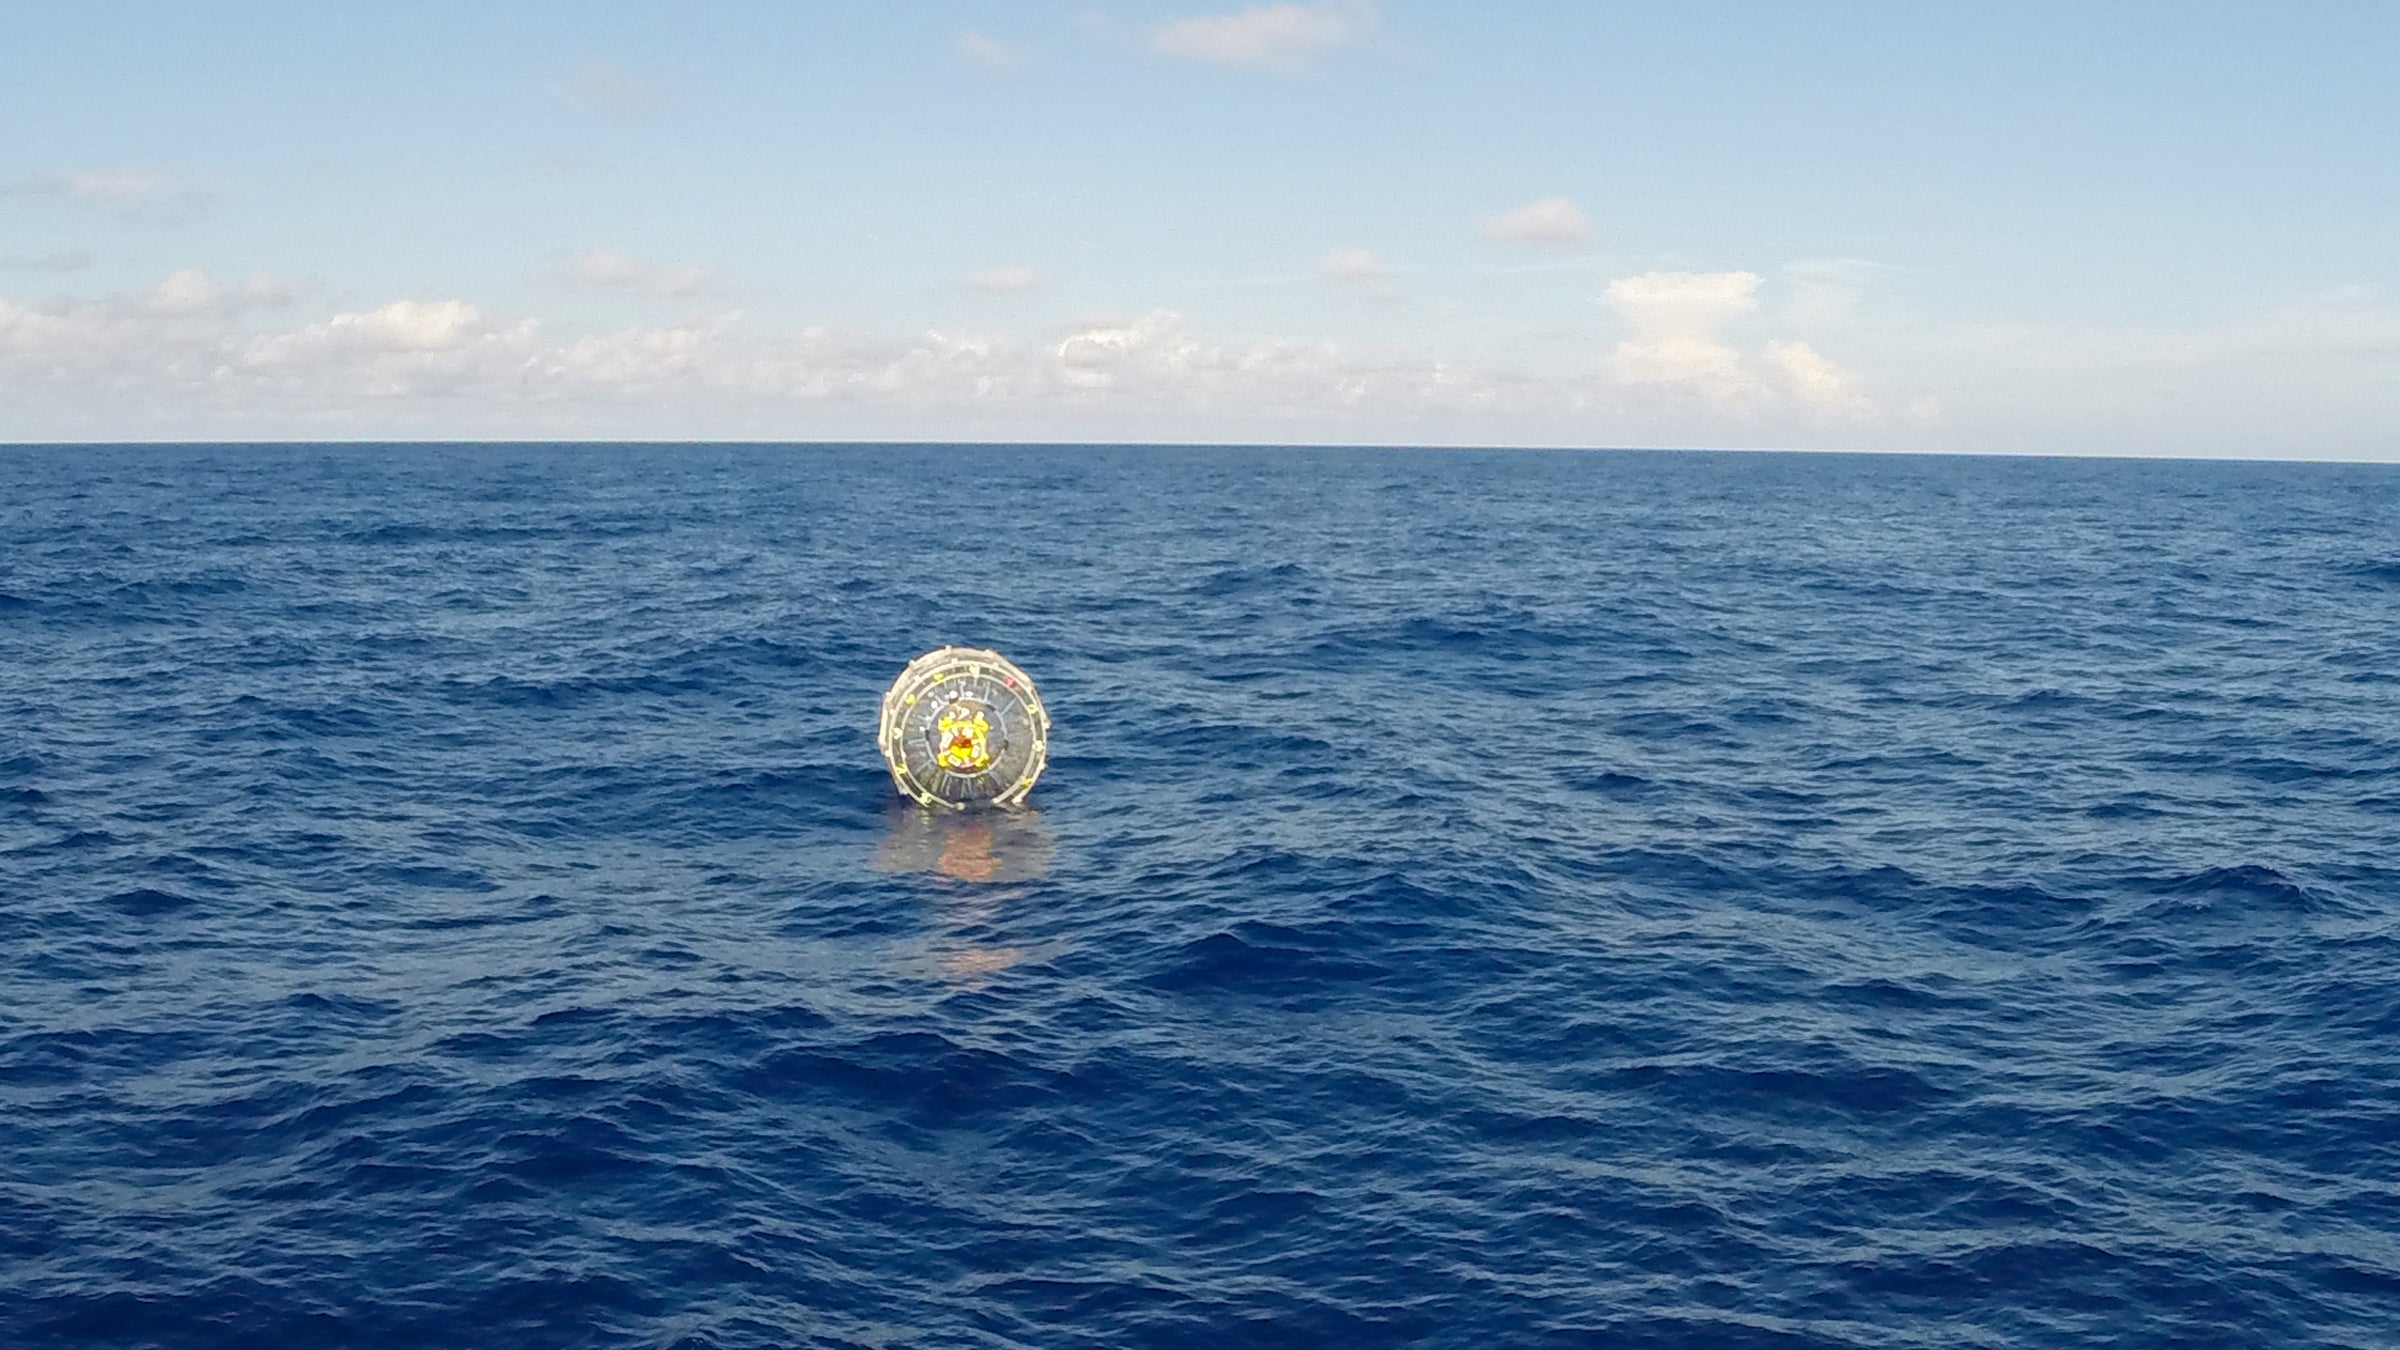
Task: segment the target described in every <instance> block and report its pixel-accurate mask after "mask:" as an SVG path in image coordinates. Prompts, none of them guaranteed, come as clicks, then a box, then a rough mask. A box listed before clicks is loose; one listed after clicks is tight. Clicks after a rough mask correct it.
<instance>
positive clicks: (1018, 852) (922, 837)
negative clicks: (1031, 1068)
mask: <svg viewBox="0 0 2400 1350" xmlns="http://www.w3.org/2000/svg"><path fill="white" fill-rule="evenodd" d="M875 866H876V869H877V870H878V871H884V872H930V873H932V874H934V875H936V876H941V877H946V878H948V879H950V880H952V881H962V882H966V883H968V884H967V885H965V886H959V887H947V888H945V896H944V899H943V901H942V902H941V904H940V907H939V909H938V910H937V912H936V914H935V916H934V930H933V934H932V939H933V945H934V950H935V951H936V952H937V953H940V954H941V964H942V971H943V973H944V974H946V975H948V976H950V977H951V978H952V979H955V980H959V981H962V982H964V983H968V984H980V983H982V978H983V977H984V976H986V975H990V974H994V973H996V972H998V971H1003V970H1006V969H1008V968H1009V967H1010V966H1013V965H1015V964H1016V963H1017V962H1018V961H1019V960H1021V959H1022V958H1023V956H1024V953H1023V952H1022V951H1021V950H1019V949H1018V948H1015V947H1001V946H989V945H983V944H979V943H977V942H976V941H975V939H974V936H973V934H974V933H975V931H976V930H978V929H982V928H985V927H987V926H988V925H989V924H990V923H991V922H992V921H993V920H994V919H995V918H996V917H997V916H998V915H999V914H1000V912H1001V910H1002V908H1003V907H1004V906H1005V905H1006V904H1007V902H1008V901H1010V900H1012V899H1014V898H1015V897H1016V896H1017V894H1018V893H1019V892H1018V883H1022V882H1027V881H1034V880H1037V879H1039V878H1040V877H1041V876H1042V875H1043V874H1044V873H1046V872H1048V871H1049V870H1050V832H1049V831H1048V830H1046V829H1044V828H1042V821H1041V815H1040V813H1038V812H1036V811H1032V810H1029V809H1027V810H983V811H939V810H928V809H926V808H924V807H921V806H917V805H915V804H913V803H907V802H902V803H899V804H897V805H895V806H894V807H893V808H892V810H891V813H890V815H889V816H888V817H887V819H886V825H885V829H884V832H883V841H882V843H881V844H879V845H878V846H877V847H876V850H875Z"/></svg>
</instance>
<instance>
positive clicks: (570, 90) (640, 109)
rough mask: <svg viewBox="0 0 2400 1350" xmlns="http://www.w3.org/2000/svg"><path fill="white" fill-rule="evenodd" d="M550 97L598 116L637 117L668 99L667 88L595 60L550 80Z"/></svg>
mask: <svg viewBox="0 0 2400 1350" xmlns="http://www.w3.org/2000/svg"><path fill="white" fill-rule="evenodd" d="M546 88H547V89H548V91H549V94H550V98H551V100H552V101H553V102H556V103H558V104H559V105H560V106H562V107H565V108H568V109H570V110H572V111H575V112H579V113H584V114H587V115H590V116H595V117H637V116H640V115H641V114H643V113H648V112H654V111H656V110H657V109H658V108H660V107H662V106H663V105H664V104H665V103H666V101H667V95H666V91H665V90H664V89H662V88H660V87H659V86H658V85H656V84H654V83H652V82H651V81H649V80H645V79H643V78H642V77H641V76H639V75H636V74H634V73H633V72H631V71H629V70H625V69H623V68H622V67H618V66H612V65H609V64H607V63H606V62H598V61H595V62H592V63H590V64H588V65H583V66H578V67H577V68H575V69H574V70H571V71H569V72H567V73H566V74H564V75H561V76H559V77H558V78H557V79H554V80H552V81H550V83H549V84H548V85H547V86H546Z"/></svg>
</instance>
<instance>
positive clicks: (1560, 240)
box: [1483, 197, 1592, 248]
mask: <svg viewBox="0 0 2400 1350" xmlns="http://www.w3.org/2000/svg"><path fill="white" fill-rule="evenodd" d="M1483 233H1484V237H1485V238H1487V239H1498V240H1502V241H1504V242H1507V243H1512V244H1531V245H1534V246H1536V247H1540V248H1581V247H1583V246H1584V245H1585V244H1587V243H1589V242H1591V238H1592V222H1591V221H1590V220H1589V219H1588V218H1587V217H1585V215H1584V214H1583V211H1582V209H1581V208H1579V207H1577V206H1576V205H1575V203H1573V202H1571V201H1568V200H1567V199H1566V198H1564V197H1544V198H1542V199H1541V200H1540V201H1538V202H1528V203H1526V204H1525V205H1523V206H1520V207H1518V208H1517V209H1515V210H1514V211H1503V212H1501V213H1500V214H1499V215H1496V216H1492V217H1490V218H1488V219H1486V220H1485V221H1484V222H1483Z"/></svg>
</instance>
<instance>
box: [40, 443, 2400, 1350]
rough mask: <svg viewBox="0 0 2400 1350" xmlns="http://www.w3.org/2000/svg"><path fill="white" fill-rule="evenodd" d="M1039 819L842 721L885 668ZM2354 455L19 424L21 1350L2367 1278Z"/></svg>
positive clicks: (2103, 1312)
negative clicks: (483, 441) (294, 437)
mask: <svg viewBox="0 0 2400 1350" xmlns="http://www.w3.org/2000/svg"><path fill="white" fill-rule="evenodd" d="M946 643H964V644H969V645H975V646H988V647H992V648H995V649H997V650H999V651H1001V652H1003V653H1005V654H1006V655H1007V656H1008V657H1010V658H1011V659H1012V660H1014V661H1015V662H1016V663H1017V664H1019V665H1021V666H1022V667H1024V669H1025V670H1026V671H1027V672H1029V673H1030V674H1031V675H1032V677H1033V678H1034V679H1035V680H1036V681H1037V682H1038V683H1039V686H1040V689H1041V692H1042V695H1043V698H1044V699H1045V701H1046V702H1047V704H1048V706H1049V710H1050V714H1051V718H1052V721H1053V733H1052V740H1051V747H1050V766H1049V770H1048V773H1047V774H1046V775H1045V776H1044V777H1043V779H1042V780H1041V782H1040V784H1039V785H1038V786H1037V787H1036V788H1035V789H1034V791H1033V794H1032V796H1031V799H1030V803H1029V805H1030V809H1029V810H1027V811H1024V812H1021V813H1015V814H1003V815H997V816H983V815H978V816H967V815H950V816H928V815H926V814H924V813H922V812H920V811H919V810H917V809H916V808H914V807H905V806H903V804H902V803H901V801H900V799H899V798H898V796H897V794H896V793H895V792H894V790H893V788H892V785H891V783H890V781H889V779H888V778H887V777H886V775H885V773H884V770H883V767H882V765H881V762H880V760H879V759H878V757H877V753H876V749H875V744H874V734H875V717H876V710H877V703H878V699H879V698H880V696H881V694H882V692H883V690H884V688H885V686H886V685H888V684H889V683H890V681H891V680H892V679H893V677H894V676H895V675H897V674H898V673H899V671H900V669H901V667H902V666H903V665H904V664H906V663H907V661H908V660H909V659H910V658H911V657H914V656H916V655H917V654H919V653H920V652H923V651H925V650H928V649H930V648H933V647H937V646H940V645H943V644H946ZM2396 1235H2400V470H2395V469H2393V468H2390V467H2373V466H2340V465H2321V464H2320V465H2308V464H2266V463H2210V462H2185V461H2160V460H2147V461H2145V460H2060V459H2008V458H1942V457H1857V456H1820V455H1771V454H1700V453H1654V452H1598V451H1594V452H1566V451H1558V452H1546V451H1458V450H1409V449H1390V450H1383V449H1359V450H1322V449H1269V448H1256V449H1249V448H1245V449H1206V448H1171V447H1097V446H1087V447H1000V446H772V445H522V444H495V445H467V444H458V445H349V444H345V445H273V446H232V445H225V446H217V445H191V446H182V445H153V446H120V447H58V446H14V447H6V448H0V1345H6V1346H9V1347H12V1348H13V1350H38V1348H41V1347H65V1346H127V1347H132V1346H161V1347H237V1346H238V1347H254V1346H275V1347H304V1346H379V1347H380V1346H423V1347H464V1346H495V1347H553V1346H555V1347H620V1346H622V1347H690V1348H697V1347H722V1348H725V1350H731V1348H733V1347H766V1346H812V1347H887V1348H896V1347H916V1346H941V1347H950V1346H961V1347H968V1346H971V1347H1017V1346H1023V1347H1111V1348H1116V1347H1179V1346H1194V1347H1207V1348H1208V1350H1223V1348H1224V1347H1230V1346H1309V1347H1320V1346H1371V1345H1407V1346H1444V1347H1446V1346H1456V1347H1472V1348H1473V1350H1494V1348H1497V1347H1514V1346H1610V1347H1667V1346H1694V1347H1788V1348H1791V1350H1800V1348H1804V1347H1805V1348H1810V1350H1814V1348H1818V1347H1824V1348H1826V1350H1831V1348H1832V1347H1983V1346H2088V1345H2112V1346H2178V1347H2187V1346H2206V1345H2223V1346H2243V1347H2251V1346H2264V1345H2274V1346H2354V1347H2388V1346H2391V1345H2394V1344H2400V1236H2396Z"/></svg>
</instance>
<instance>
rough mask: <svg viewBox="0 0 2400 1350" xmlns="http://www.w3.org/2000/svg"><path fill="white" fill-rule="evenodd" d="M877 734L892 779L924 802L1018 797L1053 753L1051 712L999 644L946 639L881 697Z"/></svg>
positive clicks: (990, 802) (959, 803)
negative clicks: (990, 646) (956, 643)
mask: <svg viewBox="0 0 2400 1350" xmlns="http://www.w3.org/2000/svg"><path fill="white" fill-rule="evenodd" d="M875 743H876V746H877V748H878V749H880V750H882V752H883V762H884V765H885V767H887V768H889V769H890V770H891V771H892V782H893V783H894V784H895V785H896V786H898V787H899V789H900V791H901V792H902V793H904V794H906V795H907V796H908V797H909V798H910V799H911V800H913V801H915V802H917V803H918V804H920V805H923V806H947V807H970V806H1014V805H1016V804H1017V803H1019V802H1021V801H1023V800H1025V794H1026V793H1028V792H1031V791H1032V790H1033V782H1034V780H1035V779H1037V778H1039V777H1041V776H1042V769H1043V766H1044V765H1046V764H1047V763H1048V762H1049V754H1050V714H1049V712H1048V710H1046V709H1044V708H1043V707H1042V699H1041V695H1039V694H1038V693H1036V692H1034V687H1033V680H1032V678H1031V677H1030V676H1028V675H1026V673H1025V672H1024V671H1022V670H1019V669H1018V668H1017V667H1016V666H1015V665H1014V664H1013V663H1011V662H1010V661H1009V660H1008V658H1006V657H1004V656H1002V655H1000V653H998V652H994V651H986V650H984V649H982V648H980V647H942V648H939V649H937V650H934V651H930V652H927V653H925V654H924V655H923V656H920V657H918V658H917V659H916V660H914V661H911V662H909V663H908V668H907V669H905V670H903V671H901V672H900V678H899V679H897V680H894V681H893V682H892V687H891V689H890V690H889V691H888V692H887V693H885V694H884V696H883V715H882V717H881V718H880V719H879V721H878V723H877V725H876V731H875Z"/></svg>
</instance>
